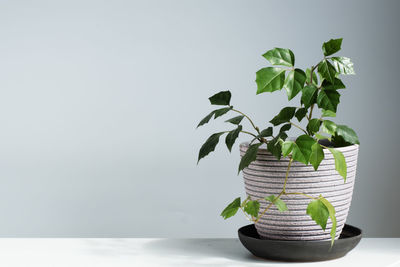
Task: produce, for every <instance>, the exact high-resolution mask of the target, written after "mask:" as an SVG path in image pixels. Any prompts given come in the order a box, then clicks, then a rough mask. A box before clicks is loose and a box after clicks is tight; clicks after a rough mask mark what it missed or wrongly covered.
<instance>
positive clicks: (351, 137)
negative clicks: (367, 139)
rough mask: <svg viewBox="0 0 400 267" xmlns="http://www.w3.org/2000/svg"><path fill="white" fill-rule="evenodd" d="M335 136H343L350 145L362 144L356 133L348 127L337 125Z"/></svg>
mask: <svg viewBox="0 0 400 267" xmlns="http://www.w3.org/2000/svg"><path fill="white" fill-rule="evenodd" d="M335 135H338V136H341V137H342V138H343V139H344V141H346V142H348V143H350V144H360V141H359V140H358V136H357V134H356V132H355V131H354V130H353V129H351V128H350V127H348V126H346V125H337V127H336V133H335Z"/></svg>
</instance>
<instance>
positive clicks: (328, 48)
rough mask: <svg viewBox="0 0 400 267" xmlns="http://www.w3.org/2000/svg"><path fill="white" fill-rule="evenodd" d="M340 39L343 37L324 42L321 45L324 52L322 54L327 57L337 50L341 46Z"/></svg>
mask: <svg viewBox="0 0 400 267" xmlns="http://www.w3.org/2000/svg"><path fill="white" fill-rule="evenodd" d="M342 40H343V38H339V39H330V40H329V41H328V42H326V43H324V44H323V45H322V51H323V52H324V56H326V57H327V56H330V55H332V54H334V53H336V52H337V51H339V50H340V48H341V46H342Z"/></svg>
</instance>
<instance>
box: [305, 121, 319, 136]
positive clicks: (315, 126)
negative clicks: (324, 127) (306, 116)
mask: <svg viewBox="0 0 400 267" xmlns="http://www.w3.org/2000/svg"><path fill="white" fill-rule="evenodd" d="M320 126H321V121H320V120H319V119H311V120H310V121H309V122H308V124H307V131H308V133H309V134H310V135H314V133H316V132H318V131H319V127H320Z"/></svg>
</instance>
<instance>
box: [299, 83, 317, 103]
mask: <svg viewBox="0 0 400 267" xmlns="http://www.w3.org/2000/svg"><path fill="white" fill-rule="evenodd" d="M317 91H318V88H317V87H316V86H315V85H307V86H304V88H303V90H302V95H301V102H302V103H303V105H304V107H306V108H308V107H310V106H311V105H312V104H314V103H317V93H318V92H317Z"/></svg>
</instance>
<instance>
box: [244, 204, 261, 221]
mask: <svg viewBox="0 0 400 267" xmlns="http://www.w3.org/2000/svg"><path fill="white" fill-rule="evenodd" d="M259 210H260V202H258V201H257V200H250V201H249V202H247V203H246V205H245V206H244V211H245V212H246V213H248V214H250V215H251V216H253V217H257V216H258V211H259Z"/></svg>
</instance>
